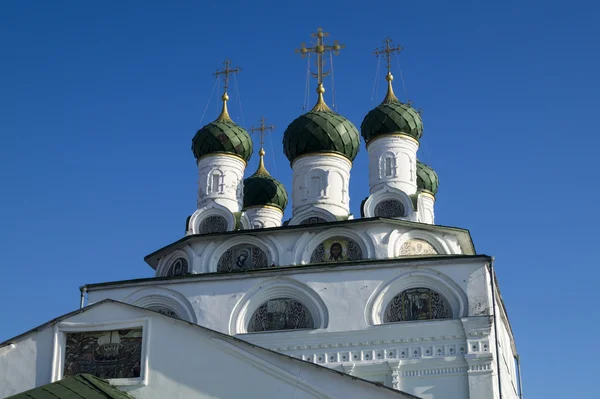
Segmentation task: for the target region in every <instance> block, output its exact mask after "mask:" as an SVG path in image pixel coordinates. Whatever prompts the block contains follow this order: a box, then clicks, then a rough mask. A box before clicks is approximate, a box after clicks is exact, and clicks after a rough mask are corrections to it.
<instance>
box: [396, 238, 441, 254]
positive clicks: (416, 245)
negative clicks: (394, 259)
mask: <svg viewBox="0 0 600 399" xmlns="http://www.w3.org/2000/svg"><path fill="white" fill-rule="evenodd" d="M400 255H401V256H402V255H437V251H436V250H435V248H434V247H433V246H432V245H431V244H430V243H428V242H427V241H425V240H421V239H419V238H411V239H410V240H407V241H406V242H405V243H404V244H402V246H401V247H400Z"/></svg>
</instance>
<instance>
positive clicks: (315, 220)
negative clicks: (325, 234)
mask: <svg viewBox="0 0 600 399" xmlns="http://www.w3.org/2000/svg"><path fill="white" fill-rule="evenodd" d="M317 223H327V220H325V219H323V218H322V217H319V216H313V217H310V218H308V219H304V220H303V221H302V222H300V224H317Z"/></svg>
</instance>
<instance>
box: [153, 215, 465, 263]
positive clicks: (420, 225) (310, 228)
mask: <svg viewBox="0 0 600 399" xmlns="http://www.w3.org/2000/svg"><path fill="white" fill-rule="evenodd" d="M376 222H383V223H389V224H395V225H398V226H405V227H410V228H417V229H422V230H427V231H438V232H444V233H446V232H458V233H462V234H466V235H467V236H468V240H467V241H468V243H465V245H467V247H466V248H463V249H464V251H465V252H466V253H467V254H469V252H471V254H475V253H476V251H475V246H474V244H473V240H472V238H471V233H470V232H469V230H467V229H463V228H460V227H452V226H442V225H439V224H427V223H419V222H411V221H408V220H398V219H391V218H382V217H372V218H360V219H347V220H339V221H336V222H324V223H314V224H299V225H284V226H279V227H267V228H262V229H251V230H233V231H224V232H221V233H207V234H190V235H187V236H185V237H183V238H181V239H179V240H177V241H175V242H172V243H171V244H169V245H166V246H164V247H162V248H160V249H158V250H156V251H154V252H152V253H151V254H149V255H146V256H145V257H144V260H145V261H146V263H147V264H149V265H150V266H152V267H153V268H156V267H157V265H158V261H159V259H160V258H161V257H162V253H163V251H166V250H168V249H170V248H172V247H175V246H177V245H180V244H182V243H184V242H187V241H189V240H192V239H195V238H201V237H210V239H211V240H212V239H214V238H215V237H219V236H228V235H251V236H256V237H259V236H261V235H262V234H273V233H275V234H276V233H277V232H278V231H287V230H294V229H298V230H308V231H314V230H316V229H319V228H324V227H325V228H330V227H344V226H348V227H350V226H352V225H357V224H368V223H376ZM468 246H470V248H468ZM469 250H470V251H469ZM369 261H370V260H369ZM362 262H363V263H364V262H365V261H362Z"/></svg>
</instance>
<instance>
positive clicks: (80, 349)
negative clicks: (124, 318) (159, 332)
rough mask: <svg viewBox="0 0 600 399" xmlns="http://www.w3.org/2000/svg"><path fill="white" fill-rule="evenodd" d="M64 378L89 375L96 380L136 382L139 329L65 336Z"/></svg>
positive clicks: (139, 357) (139, 360) (138, 368)
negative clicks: (130, 379) (124, 379)
mask: <svg viewBox="0 0 600 399" xmlns="http://www.w3.org/2000/svg"><path fill="white" fill-rule="evenodd" d="M66 336H67V343H66V349H65V362H64V364H65V365H64V369H63V377H69V376H74V375H77V374H80V373H89V374H92V375H95V376H96V377H99V378H138V377H139V376H140V370H141V361H142V329H141V328H133V329H126V330H114V331H90V332H82V333H67V334H66Z"/></svg>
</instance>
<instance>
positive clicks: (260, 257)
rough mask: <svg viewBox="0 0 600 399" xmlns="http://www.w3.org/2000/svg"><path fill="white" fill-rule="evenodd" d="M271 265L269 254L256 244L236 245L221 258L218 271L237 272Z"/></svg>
mask: <svg viewBox="0 0 600 399" xmlns="http://www.w3.org/2000/svg"><path fill="white" fill-rule="evenodd" d="M268 266H269V260H268V258H267V254H266V253H265V252H264V251H263V250H262V249H260V248H258V247H257V246H255V245H247V244H242V245H236V246H235V247H233V248H231V249H228V250H227V251H225V253H224V254H223V255H222V256H221V259H219V263H218V264H217V271H218V272H235V271H242V270H250V269H260V268H263V267H268Z"/></svg>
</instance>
